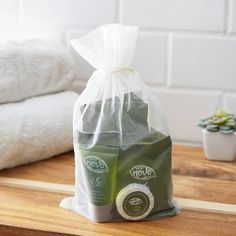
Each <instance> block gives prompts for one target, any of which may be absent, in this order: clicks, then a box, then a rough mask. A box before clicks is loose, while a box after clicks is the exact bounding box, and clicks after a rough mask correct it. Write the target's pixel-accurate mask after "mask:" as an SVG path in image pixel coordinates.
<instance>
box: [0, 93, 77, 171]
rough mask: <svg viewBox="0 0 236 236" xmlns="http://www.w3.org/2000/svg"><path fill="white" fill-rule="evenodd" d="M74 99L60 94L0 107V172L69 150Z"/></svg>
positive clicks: (69, 94) (71, 95) (74, 97)
mask: <svg viewBox="0 0 236 236" xmlns="http://www.w3.org/2000/svg"><path fill="white" fill-rule="evenodd" d="M77 97H78V95H77V94H76V93H74V92H62V93H57V94H52V95H46V96H41V97H36V98H31V99H28V100H25V101H24V102H19V103H9V104H4V105H0V169H4V168H10V167H14V166H17V165H20V164H25V163H29V162H34V161H37V160H42V159H45V158H49V157H52V156H54V155H57V154H60V153H63V152H66V151H69V150H71V149H72V117H73V116H72V114H73V106H74V103H75V100H76V99H77Z"/></svg>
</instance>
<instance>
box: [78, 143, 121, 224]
mask: <svg viewBox="0 0 236 236" xmlns="http://www.w3.org/2000/svg"><path fill="white" fill-rule="evenodd" d="M79 150H80V157H81V161H82V163H81V164H82V166H83V167H82V170H83V175H84V181H85V186H86V189H85V191H86V194H87V196H88V209H89V214H90V218H91V219H93V220H94V221H96V222H104V221H109V220H110V219H112V210H113V207H114V201H115V194H116V177H117V163H118V156H119V148H115V147H106V146H95V147H93V148H91V149H85V148H83V147H81V146H80V148H79Z"/></svg>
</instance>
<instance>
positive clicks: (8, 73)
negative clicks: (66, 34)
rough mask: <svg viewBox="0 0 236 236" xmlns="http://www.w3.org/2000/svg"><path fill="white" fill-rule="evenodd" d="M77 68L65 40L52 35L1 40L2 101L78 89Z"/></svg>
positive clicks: (0, 95) (19, 99) (0, 99)
mask: <svg viewBox="0 0 236 236" xmlns="http://www.w3.org/2000/svg"><path fill="white" fill-rule="evenodd" d="M77 79H78V78H77V72H76V69H75V65H74V61H73V59H72V57H71V55H70V54H69V53H68V52H67V50H66V49H65V48H64V47H63V45H62V44H60V43H56V42H54V41H50V40H48V39H22V40H15V41H5V42H3V41H1V42H0V103H6V102H16V101H21V100H24V99H26V98H30V97H34V96H38V95H43V94H50V93H55V92H59V91H64V90H75V91H76V90H77V88H76V86H77V82H76V80H77Z"/></svg>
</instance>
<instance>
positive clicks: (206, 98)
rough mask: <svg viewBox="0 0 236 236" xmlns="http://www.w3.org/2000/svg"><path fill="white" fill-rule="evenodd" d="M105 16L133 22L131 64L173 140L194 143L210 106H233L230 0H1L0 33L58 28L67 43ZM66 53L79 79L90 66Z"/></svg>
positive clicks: (235, 76)
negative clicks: (153, 97) (155, 102)
mask: <svg viewBox="0 0 236 236" xmlns="http://www.w3.org/2000/svg"><path fill="white" fill-rule="evenodd" d="M112 22H117V23H124V24H133V25H139V26H140V35H139V38H138V41H137V48H136V52H135V57H134V61H133V66H134V67H135V68H136V70H137V71H138V72H139V73H140V75H141V76H142V78H143V80H144V81H145V82H146V83H147V84H148V85H149V86H150V87H151V88H152V89H153V91H154V93H155V94H156V95H157V96H158V97H159V99H160V102H161V104H162V108H163V110H164V111H165V113H166V116H167V119H168V122H169V126H170V132H171V135H172V138H173V139H174V141H176V142H185V143H195V144H201V130H200V129H199V128H197V127H196V123H197V122H198V119H199V118H200V117H202V116H205V115H208V114H209V113H211V112H212V111H213V110H214V109H215V108H217V107H224V108H226V109H229V110H231V111H232V112H235V113H236V105H235V104H236V0H178V1H176V0H148V1H146V0H86V1H84V0H0V40H1V38H3V36H4V35H5V32H6V31H11V30H12V31H14V32H15V31H24V32H25V31H27V30H28V31H29V32H30V31H32V30H33V31H34V32H37V31H39V32H41V33H43V32H44V31H45V32H47V34H48V32H49V31H50V32H54V34H55V32H56V31H58V32H60V33H59V34H58V35H60V37H61V39H60V40H62V41H64V42H66V44H67V46H68V48H70V44H69V42H70V40H71V39H73V38H76V37H80V36H82V35H83V34H86V33H87V32H89V31H90V30H91V29H93V28H95V27H97V26H98V25H100V24H103V23H112ZM34 34H35V33H34ZM70 50H72V49H71V48H70ZM72 52H73V50H72ZM73 55H74V57H75V59H76V62H77V64H78V71H79V75H80V78H81V81H80V84H81V85H82V86H84V85H85V83H86V81H87V79H88V78H89V76H90V75H91V73H92V72H93V68H92V67H91V66H89V65H88V64H87V62H86V61H84V60H83V59H82V58H81V57H80V56H78V55H76V54H75V53H74V52H73Z"/></svg>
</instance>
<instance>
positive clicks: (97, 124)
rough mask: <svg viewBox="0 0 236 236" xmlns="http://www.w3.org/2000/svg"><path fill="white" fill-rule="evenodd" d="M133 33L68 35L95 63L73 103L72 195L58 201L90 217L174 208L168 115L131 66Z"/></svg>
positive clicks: (107, 28) (108, 29)
mask: <svg viewBox="0 0 236 236" xmlns="http://www.w3.org/2000/svg"><path fill="white" fill-rule="evenodd" d="M137 36H138V27H135V26H126V25H120V24H108V25H102V26H100V27H98V28H97V29H95V30H93V31H92V32H91V33H89V34H88V35H85V36H83V37H82V38H79V39H75V40H72V42H71V44H72V46H73V48H74V49H75V50H76V51H77V52H78V53H79V54H80V55H81V56H82V57H83V58H84V59H86V60H87V61H88V62H89V63H90V64H91V65H92V66H93V67H95V68H96V70H95V72H94V73H93V75H92V76H91V78H90V79H89V81H88V83H87V86H86V88H85V90H84V91H83V93H82V94H81V95H80V97H79V98H78V100H77V102H76V104H75V107H74V117H73V137H74V151H75V179H76V182H75V195H74V196H73V197H69V198H65V199H63V200H62V202H61V204H60V206H61V207H63V208H66V209H69V210H72V211H75V212H78V213H79V214H81V215H83V216H85V217H87V218H89V219H90V220H92V221H96V222H109V221H121V220H151V219H157V218H160V217H162V216H172V215H175V214H176V210H175V206H174V204H173V202H172V176H171V147H172V143H171V138H170V135H169V131H168V126H167V122H166V119H165V117H164V115H163V113H162V111H161V109H160V105H159V102H158V100H157V98H156V97H155V96H154V95H153V93H152V91H150V89H149V88H148V87H147V86H146V85H145V84H144V82H143V81H142V80H141V78H140V76H139V75H138V73H137V72H136V71H135V70H134V69H133V68H132V67H131V66H130V65H131V61H132V58H133V54H134V50H135V45H136V39H137ZM146 63H148V62H146Z"/></svg>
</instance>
